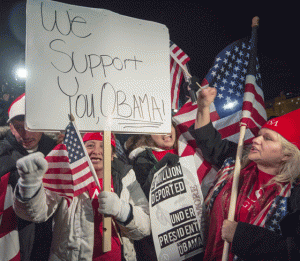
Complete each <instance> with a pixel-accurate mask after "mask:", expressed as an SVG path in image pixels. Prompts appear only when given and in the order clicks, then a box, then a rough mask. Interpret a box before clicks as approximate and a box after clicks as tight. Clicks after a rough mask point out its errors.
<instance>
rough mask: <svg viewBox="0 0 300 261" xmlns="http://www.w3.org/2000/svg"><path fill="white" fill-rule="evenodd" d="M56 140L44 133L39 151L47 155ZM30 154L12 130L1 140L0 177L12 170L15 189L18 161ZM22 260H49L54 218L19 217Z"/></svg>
mask: <svg viewBox="0 0 300 261" xmlns="http://www.w3.org/2000/svg"><path fill="white" fill-rule="evenodd" d="M55 145H56V142H55V141H54V140H53V139H51V138H49V137H48V136H46V135H44V134H43V135H42V138H41V140H40V142H39V146H38V151H40V152H42V153H43V154H44V155H45V156H46V155H47V154H48V153H49V152H50V151H51V150H52V149H53V148H54V147H55ZM26 155H28V152H27V150H25V149H24V148H23V146H21V145H20V144H19V143H18V142H17V141H16V139H15V137H14V136H13V135H12V133H11V132H10V131H8V133H7V134H6V137H5V138H4V140H2V141H1V142H0V178H1V177H2V176H3V175H5V174H6V173H8V172H10V173H11V174H10V177H9V184H10V185H11V186H12V188H13V189H14V188H15V186H16V184H17V182H18V179H19V177H20V176H19V173H18V171H17V169H16V161H17V160H18V159H20V158H22V157H24V156H26ZM18 231H19V240H20V253H21V260H26V261H27V260H48V256H49V251H50V247H51V241H52V219H50V220H48V221H47V222H44V223H39V224H37V223H32V222H28V221H25V220H23V219H20V218H18Z"/></svg>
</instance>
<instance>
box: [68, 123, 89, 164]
mask: <svg viewBox="0 0 300 261" xmlns="http://www.w3.org/2000/svg"><path fill="white" fill-rule="evenodd" d="M63 143H64V144H65V145H66V147H67V151H68V155H69V160H70V164H72V163H74V162H75V161H77V160H79V159H82V158H83V157H84V155H85V154H84V151H83V148H82V146H81V144H80V140H79V137H78V135H77V133H76V131H75V128H74V126H73V124H72V122H70V123H69V124H68V126H67V128H66V134H65V138H64V141H63Z"/></svg>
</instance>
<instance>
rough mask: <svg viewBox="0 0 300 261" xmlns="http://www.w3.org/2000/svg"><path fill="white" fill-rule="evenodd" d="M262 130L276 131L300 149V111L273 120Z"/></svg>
mask: <svg viewBox="0 0 300 261" xmlns="http://www.w3.org/2000/svg"><path fill="white" fill-rule="evenodd" d="M261 128H268V129H270V130H273V131H276V132H277V133H279V134H280V135H281V136H283V137H284V138H285V139H287V140H288V141H289V142H291V143H292V144H294V145H296V146H297V148H298V149H300V109H298V110H295V111H292V112H289V113H287V114H285V115H282V116H280V117H277V118H274V119H271V120H269V121H267V122H266V123H265V124H264V125H263V126H262V127H261Z"/></svg>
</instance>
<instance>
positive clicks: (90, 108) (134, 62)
mask: <svg viewBox="0 0 300 261" xmlns="http://www.w3.org/2000/svg"><path fill="white" fill-rule="evenodd" d="M45 9H46V8H45V7H44V6H43V2H42V3H41V10H40V11H41V23H42V27H43V29H44V30H45V31H47V32H49V33H50V32H52V31H57V32H58V33H59V35H61V37H60V38H58V37H56V39H53V40H51V41H50V43H49V46H48V47H49V49H50V51H51V53H53V56H54V57H59V59H60V61H63V62H57V61H56V62H54V61H51V66H52V67H53V68H55V70H56V71H58V72H59V76H57V86H58V88H59V90H60V91H61V92H62V93H63V94H64V95H66V97H68V99H69V110H70V112H71V113H75V115H76V116H77V117H78V118H90V117H92V118H94V119H95V123H96V124H98V123H99V119H100V117H105V118H106V117H110V118H112V119H119V120H120V119H121V120H123V122H119V123H118V124H119V125H121V126H122V128H124V129H126V128H145V127H154V128H159V126H160V125H161V124H163V121H164V116H165V108H164V107H165V106H164V100H163V99H157V98H155V97H153V96H151V95H148V94H147V93H145V94H142V95H135V94H129V95H128V94H126V92H125V91H124V90H119V89H118V88H117V86H113V85H112V84H111V83H109V82H108V81H105V82H104V83H103V84H102V86H101V89H100V94H99V92H97V94H95V93H90V92H89V93H84V90H86V89H87V88H86V87H89V86H82V85H81V83H80V77H76V76H75V77H74V79H73V80H72V81H73V82H71V83H70V82H68V81H69V80H65V79H64V78H63V77H61V75H62V74H68V73H70V72H75V73H76V74H78V75H77V76H80V75H83V74H84V76H85V77H91V78H92V79H93V80H94V81H93V83H97V82H99V81H101V80H102V82H103V79H106V77H107V76H108V74H109V72H112V71H114V72H116V71H125V70H128V69H129V70H131V71H132V70H135V71H138V69H139V66H141V65H142V63H143V61H142V60H138V59H137V58H136V56H135V55H132V57H131V58H126V59H120V58H119V57H113V56H111V55H108V54H97V53H89V54H82V53H81V54H80V55H78V54H76V52H75V51H72V50H70V48H68V37H69V38H70V36H71V35H73V37H72V39H74V37H75V38H76V41H77V42H78V45H79V46H80V45H82V43H87V44H88V40H89V38H92V33H91V32H89V30H88V22H87V19H85V18H84V17H83V16H78V15H76V16H74V15H73V16H72V14H71V12H69V11H65V12H63V13H62V12H59V13H58V12H57V10H54V11H53V10H52V13H51V11H50V10H45ZM85 27H86V28H85ZM73 41H74V40H73ZM81 42H82V43H81ZM66 50H67V51H66ZM78 56H81V57H78ZM99 77H101V78H99ZM70 86H74V88H71V87H70ZM67 89H68V91H66V90H67ZM70 89H72V90H73V91H72V93H71V91H69V90H70ZM82 90H83V91H82Z"/></svg>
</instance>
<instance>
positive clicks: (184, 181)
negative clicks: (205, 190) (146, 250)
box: [149, 156, 204, 261]
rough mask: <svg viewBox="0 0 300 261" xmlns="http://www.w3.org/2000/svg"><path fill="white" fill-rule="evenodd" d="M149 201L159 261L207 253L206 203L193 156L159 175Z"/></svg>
mask: <svg viewBox="0 0 300 261" xmlns="http://www.w3.org/2000/svg"><path fill="white" fill-rule="evenodd" d="M149 201H150V202H149V205H150V220H151V227H152V236H153V241H154V245H155V250H156V256H157V259H158V261H162V260H172V261H176V260H184V259H186V258H189V257H191V256H194V255H196V254H198V253H201V252H203V251H204V249H203V243H204V241H203V234H204V202H203V196H202V192H201V189H200V185H199V181H198V177H197V174H196V168H195V163H194V157H193V156H188V157H184V158H180V161H179V163H178V164H177V165H176V166H174V167H164V168H163V169H162V170H159V171H158V172H157V173H155V175H154V178H153V181H152V185H151V189H150V195H149Z"/></svg>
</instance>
